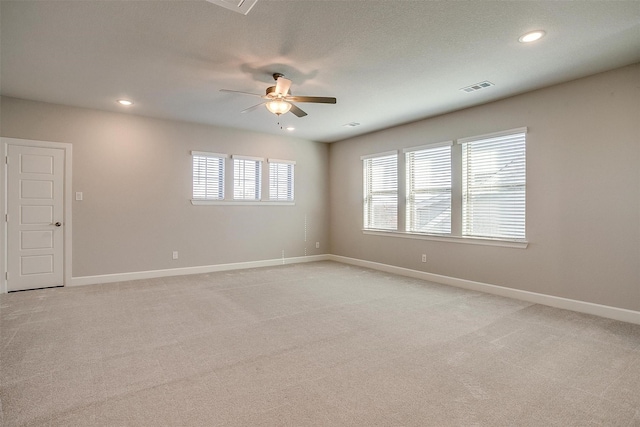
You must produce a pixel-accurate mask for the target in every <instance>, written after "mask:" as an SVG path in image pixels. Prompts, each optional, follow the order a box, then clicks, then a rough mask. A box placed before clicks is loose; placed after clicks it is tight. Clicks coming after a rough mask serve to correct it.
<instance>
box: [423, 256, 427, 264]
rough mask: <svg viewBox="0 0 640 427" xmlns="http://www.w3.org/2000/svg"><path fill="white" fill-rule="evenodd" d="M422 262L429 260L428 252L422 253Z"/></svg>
mask: <svg viewBox="0 0 640 427" xmlns="http://www.w3.org/2000/svg"><path fill="white" fill-rule="evenodd" d="M422 262H427V254H422Z"/></svg>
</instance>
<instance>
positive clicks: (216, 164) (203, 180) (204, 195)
mask: <svg viewBox="0 0 640 427" xmlns="http://www.w3.org/2000/svg"><path fill="white" fill-rule="evenodd" d="M191 156H192V158H193V195H192V197H193V199H194V200H223V199H224V162H225V159H226V158H227V155H226V154H216V153H205V152H200V151H192V152H191Z"/></svg>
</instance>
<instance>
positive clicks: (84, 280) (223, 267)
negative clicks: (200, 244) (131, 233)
mask: <svg viewBox="0 0 640 427" xmlns="http://www.w3.org/2000/svg"><path fill="white" fill-rule="evenodd" d="M327 260H329V256H328V255H310V256H304V257H295V258H280V259H268V260H261V261H246V262H234V263H230V264H216V265H202V266H197V267H183V268H168V269H166V270H150V271H134V272H131V273H116V274H102V275H98V276H81V277H72V278H71V283H70V284H68V285H67V286H84V285H97V284H100V283H114V282H125V281H129V280H141V279H155V278H157V277H170V276H184V275H188V274H202V273H213V272H216V271H227V270H243V269H247V268H257V267H272V266H275V265H285V264H299V263H302V262H313V261H327Z"/></svg>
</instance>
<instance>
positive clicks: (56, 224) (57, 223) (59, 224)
mask: <svg viewBox="0 0 640 427" xmlns="http://www.w3.org/2000/svg"><path fill="white" fill-rule="evenodd" d="M53 225H55V226H56V227H60V226H61V225H62V223H61V222H60V221H58V222H56V223H55V224H53Z"/></svg>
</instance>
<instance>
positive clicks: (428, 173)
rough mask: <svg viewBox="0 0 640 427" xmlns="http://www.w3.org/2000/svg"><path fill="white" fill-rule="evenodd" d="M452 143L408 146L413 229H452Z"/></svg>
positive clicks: (408, 219) (408, 224) (446, 231)
mask: <svg viewBox="0 0 640 427" xmlns="http://www.w3.org/2000/svg"><path fill="white" fill-rule="evenodd" d="M451 145H452V142H446V143H441V144H434V145H429V146H425V147H418V148H413V149H407V150H405V161H406V178H407V204H406V212H407V216H406V228H407V231H409V232H417V233H428V234H450V233H451Z"/></svg>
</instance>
